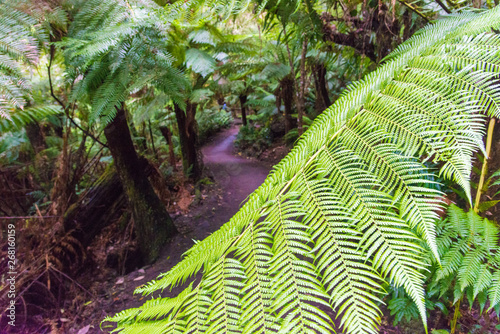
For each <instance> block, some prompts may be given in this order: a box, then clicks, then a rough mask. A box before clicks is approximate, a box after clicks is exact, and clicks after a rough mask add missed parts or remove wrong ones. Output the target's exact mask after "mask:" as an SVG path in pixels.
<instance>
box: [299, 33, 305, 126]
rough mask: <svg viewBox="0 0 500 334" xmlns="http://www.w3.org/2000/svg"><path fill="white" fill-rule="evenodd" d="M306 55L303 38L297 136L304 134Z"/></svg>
mask: <svg viewBox="0 0 500 334" xmlns="http://www.w3.org/2000/svg"><path fill="white" fill-rule="evenodd" d="M306 54H307V37H305V36H304V41H303V42H302V54H301V57H300V90H298V89H297V93H298V94H299V95H298V96H297V102H298V106H297V113H298V116H297V123H298V125H297V128H298V130H299V136H301V135H302V134H303V133H304V121H303V117H304V113H305V110H304V109H305V91H306Z"/></svg>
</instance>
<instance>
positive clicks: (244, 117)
mask: <svg viewBox="0 0 500 334" xmlns="http://www.w3.org/2000/svg"><path fill="white" fill-rule="evenodd" d="M238 98H239V99H240V106H241V121H242V122H243V125H247V107H246V106H245V103H247V96H246V95H240V96H238Z"/></svg>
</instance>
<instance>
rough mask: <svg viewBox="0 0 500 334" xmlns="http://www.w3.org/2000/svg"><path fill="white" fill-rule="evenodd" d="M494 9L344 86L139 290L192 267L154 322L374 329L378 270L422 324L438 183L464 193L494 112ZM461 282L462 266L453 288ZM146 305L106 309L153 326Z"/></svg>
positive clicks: (420, 40) (158, 286) (235, 329)
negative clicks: (212, 226)
mask: <svg viewBox="0 0 500 334" xmlns="http://www.w3.org/2000/svg"><path fill="white" fill-rule="evenodd" d="M499 19H500V9H498V8H497V9H494V10H491V11H489V12H484V13H480V14H473V13H466V14H463V15H456V16H452V17H449V18H447V19H444V20H441V21H438V22H436V23H435V24H434V25H432V26H430V27H427V28H425V29H424V30H422V31H421V32H419V33H418V34H416V35H415V36H414V37H413V38H412V39H410V40H409V41H408V42H407V43H406V44H404V45H403V46H401V47H400V48H398V49H397V50H396V51H395V52H394V54H393V55H390V56H389V57H388V58H387V61H386V63H385V64H384V65H383V66H381V67H380V68H379V69H378V70H376V71H375V72H373V73H371V74H369V75H367V76H366V77H365V78H364V79H363V80H361V81H359V82H357V83H355V84H353V85H351V86H350V87H349V88H348V89H347V90H346V92H344V93H343V94H342V95H341V96H340V98H339V99H338V100H337V101H336V103H335V104H334V105H332V106H331V107H330V108H329V109H327V110H326V111H325V112H324V113H323V114H322V115H321V116H320V117H318V118H317V119H316V120H315V122H314V123H313V125H312V126H311V127H310V128H309V130H308V131H307V132H306V133H305V134H304V135H303V136H302V138H301V139H300V140H299V142H298V143H297V145H296V146H295V148H294V149H293V150H292V152H291V153H290V154H289V155H288V156H287V157H286V158H285V159H283V160H282V161H281V162H280V163H279V164H278V165H277V166H276V167H275V168H274V170H273V172H272V173H271V174H270V175H269V176H268V178H267V179H266V181H265V182H264V184H263V185H261V186H260V187H259V188H258V189H257V190H256V191H255V192H254V193H253V194H252V195H251V196H250V197H249V199H248V201H247V202H246V203H245V205H244V206H243V207H242V208H241V209H240V211H239V212H238V213H236V215H235V216H234V217H233V218H231V220H230V221H229V222H228V223H226V224H225V225H224V226H222V227H221V229H219V230H218V231H216V232H215V233H213V234H212V235H211V236H209V237H208V238H206V239H205V240H203V241H201V242H199V243H197V244H196V245H194V246H193V247H192V248H191V249H190V250H189V251H188V252H187V253H186V255H185V258H184V259H183V260H182V261H181V262H180V263H178V264H177V265H176V266H175V267H174V268H172V269H171V270H170V271H169V272H167V273H165V274H163V275H161V276H160V277H159V278H158V279H157V280H156V281H153V282H150V283H148V284H146V285H145V286H142V287H140V288H138V289H137V292H140V293H145V294H148V293H152V292H154V291H157V290H162V289H165V288H170V287H172V286H176V285H179V284H181V283H184V282H185V281H186V280H187V279H189V278H190V277H192V276H193V275H195V274H196V273H197V272H199V271H200V270H201V269H202V268H203V278H202V279H201V281H200V282H199V283H198V285H197V286H196V287H194V288H192V287H190V288H188V289H187V290H186V291H185V293H183V294H182V297H181V295H179V296H177V297H175V303H179V304H176V305H180V306H178V308H176V309H175V311H174V310H173V309H172V308H163V309H162V308H155V311H154V312H153V313H154V317H155V319H161V320H158V322H157V323H154V324H155V325H154V326H160V324H161V326H164V327H162V331H161V332H165V333H176V332H188V333H218V332H226V333H256V332H262V333H276V332H291V333H327V332H331V331H333V327H334V325H333V320H332V319H331V317H330V316H329V315H328V313H327V312H328V311H330V312H334V313H336V314H337V315H338V316H339V317H340V322H341V325H342V327H343V329H344V330H345V331H346V332H348V333H376V332H377V325H378V323H379V322H380V310H379V307H378V305H379V303H380V297H381V296H382V294H383V288H382V286H383V282H384V281H388V282H390V283H391V284H393V285H394V286H396V287H404V289H405V291H406V292H407V294H408V295H409V296H410V297H411V298H412V300H413V301H414V302H415V303H416V305H417V307H418V310H419V312H420V314H421V317H422V319H423V321H424V324H425V322H426V319H425V314H426V313H425V305H424V287H423V284H424V278H425V276H424V275H423V272H424V271H425V270H426V269H427V264H426V261H425V259H424V258H425V251H424V249H423V248H422V247H421V246H420V245H421V242H422V241H424V242H425V243H426V245H427V246H428V247H429V249H430V250H431V252H432V254H433V256H434V257H435V259H436V260H437V261H439V260H440V255H442V254H440V252H439V249H438V246H437V243H436V221H437V220H438V215H437V213H438V212H439V211H440V210H441V209H442V207H441V200H440V198H441V196H442V194H441V193H440V192H439V191H437V190H435V189H436V182H437V181H436V180H437V179H438V176H440V177H441V178H445V179H449V180H454V181H455V182H457V183H458V184H459V185H460V186H461V187H462V188H463V189H464V190H465V192H466V193H467V195H468V197H469V198H470V187H469V175H470V170H471V159H472V154H473V153H474V152H475V151H477V150H481V149H483V148H482V145H483V144H482V140H481V138H482V137H481V136H482V133H483V117H484V116H482V114H485V113H487V114H489V115H495V116H500V110H499V109H498V108H497V105H498V103H500V95H499V94H500V89H499V87H498V84H497V83H496V82H495V80H493V79H494V78H495V76H496V75H497V74H498V71H497V70H498V66H499V65H500V57H498V52H496V51H494V50H496V48H497V45H498V43H500V37H499V36H498V35H497V34H495V33H492V30H491V29H492V28H494V29H497V28H498V26H499V25H500V23H499V22H500V20H499ZM428 161H432V162H434V165H437V166H438V168H439V169H438V170H437V169H432V168H430V167H428V165H429V164H428V163H427V162H428ZM443 261H448V260H447V259H443ZM477 265H478V264H477V261H472V260H471V261H470V265H469V266H470V267H474V268H476V267H477ZM470 280H471V278H470V277H466V275H465V274H464V276H463V284H462V285H463V286H465V285H467V284H469V283H470ZM493 280H495V279H493ZM486 281H487V279H485V282H486ZM498 295H500V293H499V294H498ZM167 300H169V299H167ZM165 303H167V301H165ZM148 310H149V308H148V307H147V306H146V305H144V306H143V307H140V308H138V309H137V310H136V311H135V312H136V313H134V314H133V315H130V314H129V313H127V314H126V315H123V314H118V315H116V316H115V317H112V318H108V319H107V320H110V321H114V322H117V323H118V329H119V330H120V329H123V330H124V331H125V332H127V333H129V332H130V333H132V332H134V330H133V329H132V328H138V327H136V326H142V325H144V326H146V325H148V326H149V325H151V326H153V323H152V322H150V320H147V322H145V321H143V320H142V319H141V316H140V315H141V314H142V312H149V311H148ZM147 314H149V315H151V313H147ZM148 319H151V318H148ZM214 324H216V325H214ZM211 326H212V327H211Z"/></svg>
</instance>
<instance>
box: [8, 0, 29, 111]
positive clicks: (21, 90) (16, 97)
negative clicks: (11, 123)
mask: <svg viewBox="0 0 500 334" xmlns="http://www.w3.org/2000/svg"><path fill="white" fill-rule="evenodd" d="M14 5H15V4H14V3H11V2H10V1H5V0H1V1H0V119H1V118H7V119H10V114H11V113H12V112H13V111H14V109H16V108H19V109H22V108H23V107H24V105H25V99H24V97H25V94H26V93H27V92H28V91H29V83H28V81H27V80H25V78H24V73H23V71H22V68H21V64H22V62H26V63H34V62H36V61H37V60H38V49H37V42H36V40H35V38H34V37H33V34H32V29H35V25H36V24H37V22H36V20H35V19H33V18H31V17H30V16H28V15H26V14H25V13H23V12H20V11H19V10H16V9H15V7H14Z"/></svg>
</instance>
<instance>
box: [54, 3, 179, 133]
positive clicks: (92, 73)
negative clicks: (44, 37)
mask: <svg viewBox="0 0 500 334" xmlns="http://www.w3.org/2000/svg"><path fill="white" fill-rule="evenodd" d="M157 9H158V6H157V5H156V4H155V3H154V2H152V1H147V0H141V1H139V0H137V1H133V2H132V1H126V2H122V1H120V0H115V1H110V2H106V3H103V2H102V1H87V2H86V3H85V4H84V6H83V7H82V9H81V10H80V11H79V12H78V14H77V15H76V17H75V20H74V22H75V23H74V24H73V25H72V26H71V27H70V30H69V35H70V38H67V39H65V40H64V41H63V42H61V43H59V45H61V46H64V47H66V52H67V54H68V55H69V59H70V61H71V62H72V65H74V66H75V67H76V68H78V70H79V71H80V73H85V76H84V77H83V79H82V80H81V81H80V82H79V83H78V85H77V87H76V88H75V90H74V91H73V93H72V94H73V98H75V99H77V98H79V97H81V96H82V95H86V94H89V95H90V97H91V101H92V114H91V120H92V121H96V120H101V121H102V122H103V123H104V124H107V123H109V122H110V121H111V120H112V119H113V118H114V116H115V114H116V109H115V107H118V106H119V105H120V104H121V103H122V102H124V101H125V100H126V99H127V97H128V96H129V95H130V93H132V92H134V91H136V90H139V89H141V88H143V87H145V86H147V85H151V84H152V85H155V87H157V88H158V89H161V90H163V91H164V92H166V93H168V94H169V95H170V97H171V98H172V99H176V98H177V97H178V96H179V95H180V94H181V93H180V92H182V91H183V89H184V88H185V86H186V80H185V78H184V76H183V74H182V73H181V72H180V71H179V70H178V69H176V68H174V67H173V66H172V62H173V60H174V58H173V56H172V55H171V54H170V53H169V52H168V51H167V50H166V46H167V43H168V33H167V32H168V25H167V24H164V23H162V21H161V20H160V19H159V18H158V16H156V15H155V13H156V12H155V10H157ZM98 28H99V29H98ZM96 31H98V32H97V33H96ZM162 46H163V47H162ZM131 69H134V70H133V71H131Z"/></svg>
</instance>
